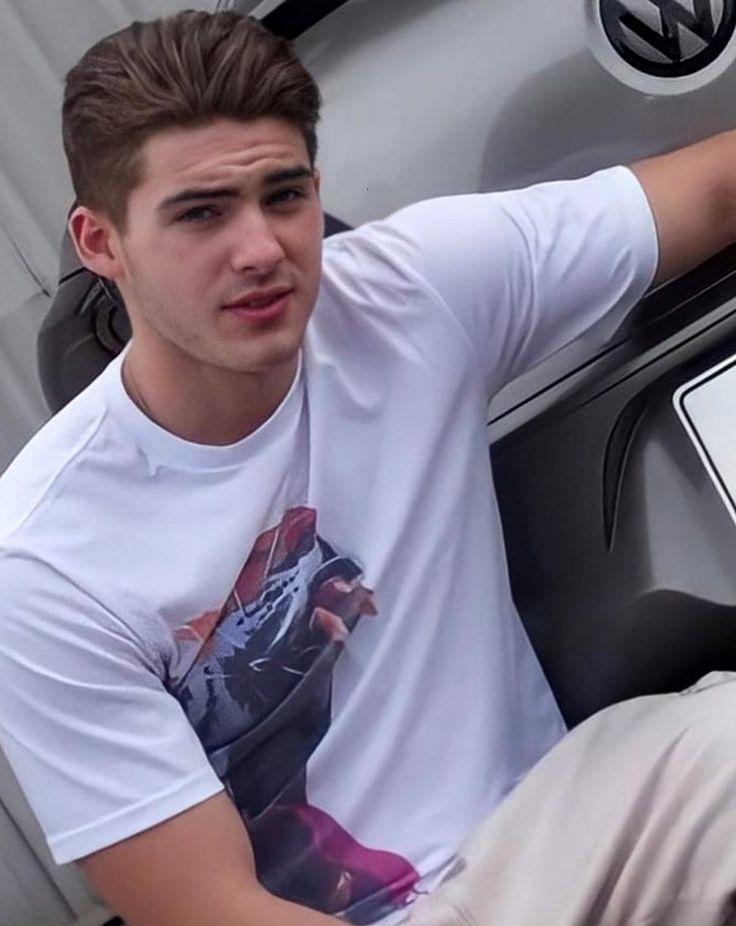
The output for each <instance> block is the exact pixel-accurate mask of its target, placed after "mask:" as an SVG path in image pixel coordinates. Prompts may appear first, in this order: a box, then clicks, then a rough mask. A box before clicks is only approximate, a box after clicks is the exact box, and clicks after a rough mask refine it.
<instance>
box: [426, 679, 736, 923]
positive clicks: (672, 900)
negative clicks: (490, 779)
mask: <svg viewBox="0 0 736 926" xmlns="http://www.w3.org/2000/svg"><path fill="white" fill-rule="evenodd" d="M462 858H463V860H464V867H463V869H462V870H461V871H460V872H459V873H458V874H456V875H455V876H454V877H452V878H450V879H449V880H448V881H446V883H444V884H443V885H442V886H441V887H440V888H438V889H437V890H436V891H435V892H433V893H432V894H431V895H430V896H428V897H422V898H420V899H419V900H418V901H417V902H416V904H414V905H413V907H412V914H411V916H410V918H409V922H408V926H624V924H625V926H660V924H661V926H711V924H712V926H716V924H717V926H724V924H736V900H734V898H736V674H731V673H712V674H710V675H708V676H706V677H705V678H704V679H702V680H701V681H700V682H699V683H698V684H697V685H696V686H694V687H693V688H691V689H688V690H687V691H685V692H682V693H679V694H670V695H658V696H653V697H645V698H636V699H635V700H633V701H627V702H624V703H622V704H617V705H615V706H614V707H610V708H608V709H606V710H605V711H602V712H601V713H600V714H597V715H596V716H594V717H592V718H590V719H589V720H587V721H586V722H585V723H584V724H581V726H579V727H578V728H576V729H575V730H573V731H572V732H571V733H570V734H569V735H568V736H566V737H565V739H564V740H563V741H562V742H561V743H560V744H559V745H558V746H557V747H556V748H555V749H553V750H552V751H551V752H550V753H549V754H548V755H547V756H546V757H545V758H544V759H543V760H542V761H541V762H540V763H539V764H538V765H537V766H535V767H534V768H533V769H532V771H531V772H529V774H528V775H527V777H526V778H525V779H524V781H523V782H522V783H521V784H520V785H519V786H518V787H517V788H516V789H515V790H514V791H513V792H512V793H511V794H510V795H509V796H508V797H507V798H506V800H505V801H504V802H503V803H502V804H501V805H500V807H499V808H498V809H497V810H496V811H494V813H493V814H492V815H491V817H490V818H489V819H488V820H487V821H486V822H485V823H484V824H483V825H482V826H481V827H480V828H479V829H478V830H477V832H476V833H475V834H474V835H473V837H472V838H471V839H470V840H469V841H468V843H467V844H466V846H465V847H464V849H463V851H462Z"/></svg>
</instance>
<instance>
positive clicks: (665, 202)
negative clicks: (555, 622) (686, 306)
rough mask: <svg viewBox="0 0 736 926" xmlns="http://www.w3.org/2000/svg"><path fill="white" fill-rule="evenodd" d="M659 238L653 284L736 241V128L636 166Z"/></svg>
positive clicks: (688, 268) (641, 162) (685, 269)
mask: <svg viewBox="0 0 736 926" xmlns="http://www.w3.org/2000/svg"><path fill="white" fill-rule="evenodd" d="M632 170H633V171H634V173H635V174H636V176H637V177H638V178H639V181H640V183H641V184H642V186H643V188H644V192H645V193H646V195H647V198H648V199H649V203H650V205H651V207H652V212H653V213H654V219H655V222H656V225H657V235H658V238H659V266H658V268H657V275H656V278H655V283H662V282H664V281H665V280H668V279H670V278H672V277H675V276H679V275H680V274H681V273H684V272H686V271H687V270H690V269H691V268H692V267H695V266H697V264H699V263H701V262H702V261H704V260H705V259H706V258H708V257H710V256H711V255H712V254H715V253H717V252H718V251H720V250H722V249H723V248H725V247H726V246H727V245H729V244H731V243H732V242H734V241H736V132H724V133H723V134H721V135H715V136H713V137H712V138H708V139H706V140H705V141H702V142H698V143H697V144H694V145H689V146H688V147H686V148H680V149H678V150H676V151H672V152H670V153H669V154H663V155H659V156H658V157H653V158H647V159H646V160H644V161H639V162H637V163H636V164H633V165H632Z"/></svg>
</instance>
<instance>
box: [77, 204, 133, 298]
mask: <svg viewBox="0 0 736 926" xmlns="http://www.w3.org/2000/svg"><path fill="white" fill-rule="evenodd" d="M68 226H69V235H70V236H71V239H72V241H73V242H74V247H75V248H76V251H77V256H78V257H79V260H80V261H81V263H82V264H83V265H84V266H85V267H86V268H87V269H88V270H91V271H92V272H93V273H96V274H97V275H98V276H101V277H107V279H109V280H115V279H117V278H118V277H119V276H120V274H121V272H122V269H123V268H122V264H121V261H120V256H119V254H120V248H119V235H118V234H117V232H116V230H115V226H114V225H113V224H112V222H111V221H110V220H109V219H108V218H107V217H106V216H104V215H100V213H98V212H95V211H94V210H92V209H88V208H87V207H86V206H77V207H76V208H75V209H74V211H73V212H72V214H71V215H70V216H69V223H68Z"/></svg>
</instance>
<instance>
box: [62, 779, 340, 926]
mask: <svg viewBox="0 0 736 926" xmlns="http://www.w3.org/2000/svg"><path fill="white" fill-rule="evenodd" d="M79 864H80V866H81V868H82V870H83V871H84V873H85V874H86V875H87V877H88V878H89V880H90V882H91V883H92V885H93V886H94V887H95V889H96V890H97V892H98V893H99V894H100V895H101V896H102V898H103V899H104V900H105V902H106V903H107V904H108V906H109V907H110V908H111V909H112V910H114V911H115V913H118V914H120V915H121V916H122V917H123V919H124V920H125V922H126V924H127V926H203V924H207V923H212V924H217V926H331V924H335V923H338V922H339V920H336V919H333V918H332V917H330V916H325V915H323V914H322V913H315V912H314V911H313V910H308V909H307V908H306V907H302V906H299V905H297V904H293V903H288V902H287V901H284V900H280V899H278V898H276V897H274V896H273V895H272V894H269V893H268V892H267V891H266V890H265V889H264V888H262V887H261V886H260V884H259V883H258V881H257V880H256V874H255V864H254V860H253V851H252V849H251V844H250V839H249V838H248V833H247V831H246V829H245V827H244V826H243V823H242V821H241V819H240V816H239V814H238V812H237V810H236V809H235V807H234V806H233V804H232V802H231V801H230V798H229V797H228V796H227V794H225V793H220V794H217V795H215V796H214V797H211V798H208V799H207V800H206V801H203V802H202V803H201V804H198V805H197V806H196V807H193V808H192V809H191V810H187V811H185V812H184V813H181V814H178V815H177V816H175V817H172V818H170V819H169V820H166V821H165V822H163V823H160V824H158V825H157V826H153V827H151V828H150V829H148V830H145V831H144V832H142V833H139V834H137V835H135V836H131V837H130V838H129V839H125V840H123V841H121V842H119V843H116V844H115V845H113V846H110V847H109V848H106V849H102V850H101V851H99V852H95V853H94V854H93V855H89V856H87V857H86V858H83V859H81V860H80V863H79Z"/></svg>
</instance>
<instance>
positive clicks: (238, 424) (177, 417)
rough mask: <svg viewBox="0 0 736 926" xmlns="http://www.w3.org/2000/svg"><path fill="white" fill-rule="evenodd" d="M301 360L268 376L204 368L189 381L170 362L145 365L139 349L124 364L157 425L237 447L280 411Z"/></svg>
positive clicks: (128, 383)
mask: <svg viewBox="0 0 736 926" xmlns="http://www.w3.org/2000/svg"><path fill="white" fill-rule="evenodd" d="M297 366H298V358H297V357H294V358H292V359H291V360H289V361H288V362H285V363H284V364H283V365H281V366H279V367H276V368H274V369H272V370H269V371H267V372H266V373H262V374H261V373H258V374H253V373H239V372H233V371H228V370H222V369H218V368H214V367H207V366H205V365H197V366H192V368H190V369H188V370H187V372H186V375H183V373H182V371H181V370H178V371H177V372H176V373H173V372H172V371H171V370H170V369H169V368H168V365H167V364H166V363H165V362H159V363H157V364H156V365H153V364H150V363H146V362H144V359H143V358H142V357H140V355H137V354H136V353H135V351H134V347H132V348H131V350H130V352H129V353H128V355H127V356H126V358H125V361H124V362H123V370H122V376H123V385H124V386H125V390H126V392H127V393H128V396H129V397H130V399H131V400H132V401H133V402H134V403H135V404H136V405H137V406H138V408H140V410H141V411H142V412H143V413H144V414H145V415H147V416H148V417H149V418H150V419H151V420H152V421H154V422H156V424H158V425H159V426H160V427H162V428H164V429H165V430H166V431H169V432H170V433H172V434H175V435H176V436H177V437H181V438H183V439H184V440H188V441H191V442H193V443H197V444H210V445H221V446H224V445H227V444H234V443H235V442H236V441H239V440H242V439H243V438H244V437H247V436H248V435H249V434H252V433H253V432H254V431H255V430H257V428H259V427H260V426H261V425H262V424H264V422H266V421H267V420H268V419H269V418H270V417H271V415H272V414H273V413H274V412H275V411H276V409H277V408H278V406H279V405H280V404H281V402H282V401H283V399H284V397H285V396H286V394H287V392H288V391H289V388H290V386H291V384H292V382H293V380H294V376H295V375H296V370H297Z"/></svg>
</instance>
